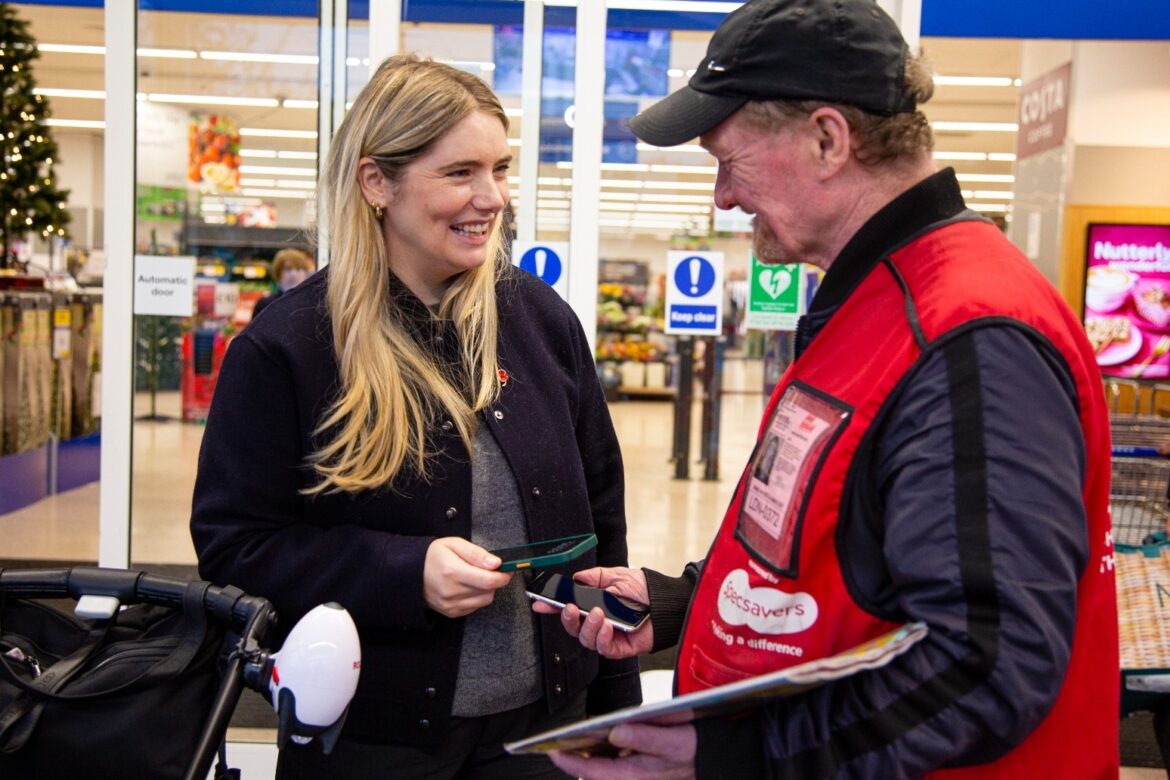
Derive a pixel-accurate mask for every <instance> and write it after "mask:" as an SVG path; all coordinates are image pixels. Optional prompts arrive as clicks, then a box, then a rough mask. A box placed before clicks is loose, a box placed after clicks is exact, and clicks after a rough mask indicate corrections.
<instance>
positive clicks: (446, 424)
mask: <svg viewBox="0 0 1170 780" xmlns="http://www.w3.org/2000/svg"><path fill="white" fill-rule="evenodd" d="M439 427H440V428H442V429H443V430H444V431H447V432H450V431H451V429H452V428H454V427H455V423H453V422H451V421H450V420H443V424H442V425H441V426H439Z"/></svg>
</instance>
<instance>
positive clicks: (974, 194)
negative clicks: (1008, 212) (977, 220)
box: [962, 190, 1015, 200]
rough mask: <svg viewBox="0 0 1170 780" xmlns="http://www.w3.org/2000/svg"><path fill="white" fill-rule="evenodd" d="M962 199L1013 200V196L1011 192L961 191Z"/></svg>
mask: <svg viewBox="0 0 1170 780" xmlns="http://www.w3.org/2000/svg"><path fill="white" fill-rule="evenodd" d="M962 195H963V198H964V199H966V200H971V199H972V198H978V199H982V200H1013V199H1014V198H1015V195H1014V194H1013V193H1012V192H1011V190H962Z"/></svg>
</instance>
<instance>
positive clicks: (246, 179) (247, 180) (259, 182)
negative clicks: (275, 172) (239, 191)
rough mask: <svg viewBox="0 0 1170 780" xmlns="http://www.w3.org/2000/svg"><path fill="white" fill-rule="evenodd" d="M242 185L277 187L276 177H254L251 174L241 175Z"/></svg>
mask: <svg viewBox="0 0 1170 780" xmlns="http://www.w3.org/2000/svg"><path fill="white" fill-rule="evenodd" d="M240 186H241V187H275V186H276V179H253V178H252V177H251V176H241V177H240Z"/></svg>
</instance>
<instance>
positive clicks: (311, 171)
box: [240, 165, 317, 176]
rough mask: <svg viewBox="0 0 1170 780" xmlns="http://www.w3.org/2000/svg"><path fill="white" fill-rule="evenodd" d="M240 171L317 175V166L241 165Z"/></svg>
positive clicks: (278, 174) (280, 174) (285, 174)
mask: <svg viewBox="0 0 1170 780" xmlns="http://www.w3.org/2000/svg"><path fill="white" fill-rule="evenodd" d="M240 173H267V174H274V175H276V176H316V175H317V169H316V168H286V167H284V166H281V165H241V166H240Z"/></svg>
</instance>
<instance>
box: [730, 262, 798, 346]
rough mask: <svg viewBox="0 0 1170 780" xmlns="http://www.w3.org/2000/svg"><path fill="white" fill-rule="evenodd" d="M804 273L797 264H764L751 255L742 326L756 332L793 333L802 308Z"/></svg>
mask: <svg viewBox="0 0 1170 780" xmlns="http://www.w3.org/2000/svg"><path fill="white" fill-rule="evenodd" d="M803 270H804V269H803V266H801V264H800V263H791V264H786V265H764V264H763V263H761V262H760V261H759V260H757V259H756V258H755V257H754V256H753V257H752V271H751V279H750V283H749V284H748V306H747V313H746V315H745V322H744V324H745V325H746V326H747V327H749V328H755V329H757V330H796V321H797V320H798V319H800V315H802V314H804V309H805V306H804V301H805V274H804V272H803Z"/></svg>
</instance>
